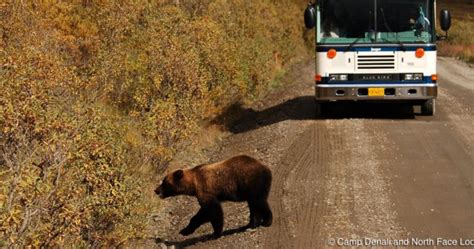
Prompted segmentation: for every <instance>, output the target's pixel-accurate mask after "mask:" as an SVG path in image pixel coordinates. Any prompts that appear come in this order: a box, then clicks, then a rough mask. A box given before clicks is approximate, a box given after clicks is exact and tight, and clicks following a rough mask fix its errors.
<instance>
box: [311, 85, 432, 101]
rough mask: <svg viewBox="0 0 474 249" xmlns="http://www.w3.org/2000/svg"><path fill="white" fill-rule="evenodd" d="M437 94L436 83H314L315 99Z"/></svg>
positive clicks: (410, 97) (420, 97) (407, 97)
mask: <svg viewBox="0 0 474 249" xmlns="http://www.w3.org/2000/svg"><path fill="white" fill-rule="evenodd" d="M437 95H438V85H437V84H432V83H430V84H357V85H354V84H316V99H317V100H323V101H337V100H387V101H388V100H428V99H434V98H436V97H437Z"/></svg>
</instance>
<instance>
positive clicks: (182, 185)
mask: <svg viewBox="0 0 474 249" xmlns="http://www.w3.org/2000/svg"><path fill="white" fill-rule="evenodd" d="M184 174H185V172H184V171H183V170H177V171H175V172H173V173H171V174H168V175H167V176H165V178H164V179H163V181H162V182H161V184H160V186H158V187H157V188H156V189H155V193H156V194H157V195H158V196H159V197H160V198H162V199H165V198H167V197H171V196H177V195H182V194H186V193H187V189H188V188H187V185H188V184H187V183H186V181H185V179H184V178H185V177H184Z"/></svg>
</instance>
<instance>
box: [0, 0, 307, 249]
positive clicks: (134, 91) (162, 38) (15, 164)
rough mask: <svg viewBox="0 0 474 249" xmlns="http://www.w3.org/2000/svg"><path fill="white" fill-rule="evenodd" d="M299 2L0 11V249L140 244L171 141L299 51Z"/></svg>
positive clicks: (99, 1) (39, 6)
mask: <svg viewBox="0 0 474 249" xmlns="http://www.w3.org/2000/svg"><path fill="white" fill-rule="evenodd" d="M304 7H305V4H304V2H303V1H296V0H293V1H283V0H281V1H277V0H261V1H250V0H233V1H227V0H214V1H211V0H189V1H177V0H174V1H165V0H161V1H160V0H158V1H147V0H135V1H109V0H72V1H9V2H2V3H0V89H1V90H0V247H3V246H8V245H13V246H20V247H21V246H24V245H33V246H35V247H37V246H61V245H76V246H94V247H98V246H113V245H117V244H120V243H122V242H123V241H125V240H127V239H128V238H131V237H140V236H143V231H145V230H146V226H147V225H148V220H149V218H147V213H148V212H150V209H151V208H153V207H151V205H153V204H156V203H150V201H151V198H149V196H150V194H152V191H151V190H152V189H150V186H152V185H153V184H154V183H153V182H152V180H153V175H154V174H155V173H156V172H157V171H160V170H163V168H164V167H165V166H166V164H167V162H169V160H170V159H171V158H172V157H173V155H174V154H175V153H176V152H177V150H179V149H180V146H183V141H186V139H189V138H191V137H192V136H193V134H195V133H196V131H197V130H198V129H197V128H198V126H199V124H200V122H201V121H202V120H204V119H205V118H209V117H213V116H214V115H216V114H219V113H220V112H221V111H222V110H223V109H224V108H226V107H228V106H229V105H230V104H232V103H234V102H237V101H244V100H252V99H255V98H258V97H259V96H260V95H262V94H263V93H265V92H266V91H267V90H268V89H269V87H270V85H271V84H272V79H274V78H275V77H276V76H278V75H279V74H281V73H282V70H283V68H284V67H285V66H286V65H288V64H290V63H291V62H292V61H293V59H294V58H296V57H297V56H298V55H300V54H303V53H304V52H306V50H305V45H304V41H303V39H302V32H303V27H302V21H301V13H302V8H304ZM149 192H151V193H149Z"/></svg>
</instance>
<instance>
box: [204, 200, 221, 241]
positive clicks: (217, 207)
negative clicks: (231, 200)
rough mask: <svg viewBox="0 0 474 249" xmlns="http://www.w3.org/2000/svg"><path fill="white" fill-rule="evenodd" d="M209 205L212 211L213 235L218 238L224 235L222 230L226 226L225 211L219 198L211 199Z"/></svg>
mask: <svg viewBox="0 0 474 249" xmlns="http://www.w3.org/2000/svg"><path fill="white" fill-rule="evenodd" d="M207 206H208V209H209V210H210V213H211V216H210V217H211V224H212V228H213V229H214V233H213V234H212V236H213V237H214V238H215V239H217V238H219V237H221V236H222V230H223V228H224V212H223V211H222V206H221V203H220V202H219V201H218V200H217V199H214V200H212V201H209V202H208V203H207Z"/></svg>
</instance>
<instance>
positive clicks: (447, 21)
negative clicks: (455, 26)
mask: <svg viewBox="0 0 474 249" xmlns="http://www.w3.org/2000/svg"><path fill="white" fill-rule="evenodd" d="M439 22H440V24H441V29H442V30H443V31H444V32H446V36H448V35H447V33H448V30H449V28H451V13H449V10H441V12H440V13H439Z"/></svg>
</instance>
